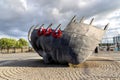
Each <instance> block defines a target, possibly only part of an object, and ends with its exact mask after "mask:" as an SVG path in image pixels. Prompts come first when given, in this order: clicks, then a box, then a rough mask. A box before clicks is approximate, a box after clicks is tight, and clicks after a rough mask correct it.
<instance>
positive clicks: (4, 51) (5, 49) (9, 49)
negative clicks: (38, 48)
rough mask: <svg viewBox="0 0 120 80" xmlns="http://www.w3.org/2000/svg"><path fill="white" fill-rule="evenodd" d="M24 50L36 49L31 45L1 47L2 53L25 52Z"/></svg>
mask: <svg viewBox="0 0 120 80" xmlns="http://www.w3.org/2000/svg"><path fill="white" fill-rule="evenodd" d="M24 52H34V49H33V48H30V47H26V48H4V49H0V53H24Z"/></svg>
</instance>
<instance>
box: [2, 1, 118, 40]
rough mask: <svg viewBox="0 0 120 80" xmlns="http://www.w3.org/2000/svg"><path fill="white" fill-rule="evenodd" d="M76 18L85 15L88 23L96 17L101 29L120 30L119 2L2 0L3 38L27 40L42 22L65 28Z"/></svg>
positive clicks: (46, 24)
mask: <svg viewBox="0 0 120 80" xmlns="http://www.w3.org/2000/svg"><path fill="white" fill-rule="evenodd" d="M74 15H77V18H78V19H80V18H81V17H82V16H85V17H86V21H85V22H86V23H89V21H90V19H91V18H93V17H94V18H95V21H94V22H93V24H94V25H97V26H99V27H101V28H103V27H104V25H106V24H107V23H108V22H109V23H110V26H109V28H119V27H120V0H0V38H1V37H14V38H21V37H23V38H26V39H27V33H28V30H29V28H30V27H31V26H32V25H37V24H39V25H41V24H42V23H44V24H45V26H48V25H49V24H50V23H53V24H54V25H53V28H55V27H56V26H57V25H58V24H59V23H61V24H62V28H63V29H64V28H65V27H66V25H67V24H68V22H69V20H70V19H71V18H72V17H73V16H74ZM118 33H120V32H119V31H117V32H116V31H114V34H118Z"/></svg>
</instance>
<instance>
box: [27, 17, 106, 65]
mask: <svg viewBox="0 0 120 80" xmlns="http://www.w3.org/2000/svg"><path fill="white" fill-rule="evenodd" d="M93 20H94V18H93V19H92V20H91V21H90V24H85V23H84V22H83V21H84V17H83V18H82V19H81V20H80V21H79V22H78V21H77V20H76V16H74V17H73V18H72V19H71V21H70V22H69V23H68V25H67V26H66V27H65V29H64V30H62V31H61V29H60V25H61V24H59V25H58V26H57V27H56V29H52V27H51V26H52V24H50V25H49V26H48V27H47V28H46V29H45V28H44V24H42V25H41V26H40V27H36V26H32V27H31V28H30V30H29V32H28V40H29V42H30V44H31V45H32V47H33V48H34V50H35V51H36V52H37V53H38V54H39V55H40V56H41V57H43V60H44V62H45V63H52V62H55V63H71V64H75V65H77V64H80V63H82V62H84V61H85V60H86V59H87V58H88V57H89V56H90V55H91V54H92V53H93V52H94V50H95V48H96V46H97V45H98V44H99V43H100V41H101V40H102V37H103V35H104V33H105V31H106V29H107V27H108V24H107V25H106V26H105V27H104V29H100V28H98V27H96V26H93V25H92V22H93Z"/></svg>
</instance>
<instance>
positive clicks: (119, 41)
mask: <svg viewBox="0 0 120 80" xmlns="http://www.w3.org/2000/svg"><path fill="white" fill-rule="evenodd" d="M113 43H114V45H115V50H117V51H120V35H119V36H115V37H113Z"/></svg>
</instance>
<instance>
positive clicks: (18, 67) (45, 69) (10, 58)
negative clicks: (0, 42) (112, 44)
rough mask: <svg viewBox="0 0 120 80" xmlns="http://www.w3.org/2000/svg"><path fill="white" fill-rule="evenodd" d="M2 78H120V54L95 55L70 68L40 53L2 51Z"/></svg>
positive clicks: (2, 79)
mask: <svg viewBox="0 0 120 80" xmlns="http://www.w3.org/2000/svg"><path fill="white" fill-rule="evenodd" d="M0 80H120V53H119V52H117V53H116V52H105V53H104V54H103V53H102V54H101V53H99V54H93V55H92V56H90V57H89V58H88V59H87V61H85V62H84V63H81V64H79V65H77V66H74V65H71V66H70V67H69V66H68V65H67V64H55V63H53V64H45V63H44V62H43V61H42V58H41V57H40V56H39V55H38V54H37V53H17V54H0Z"/></svg>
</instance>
